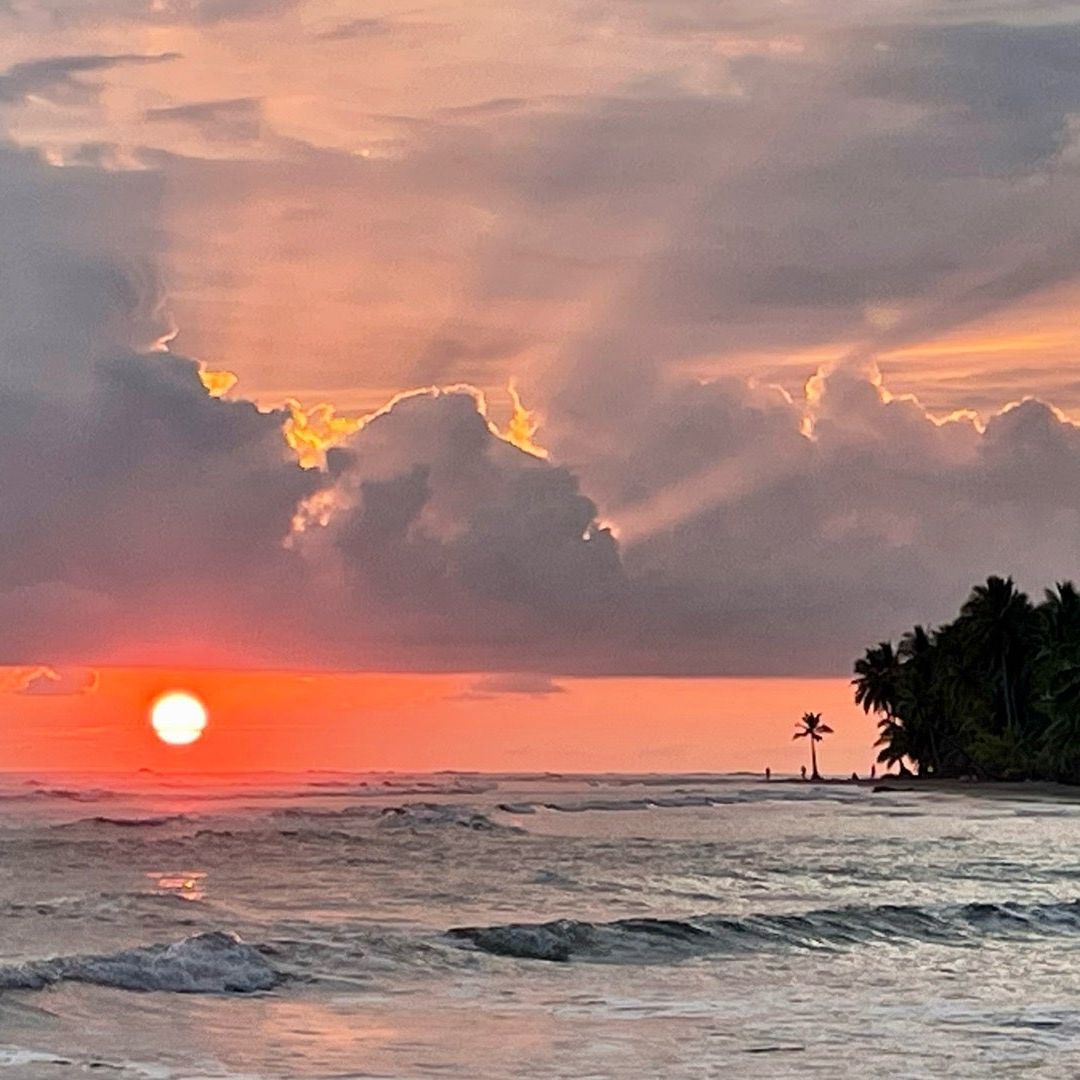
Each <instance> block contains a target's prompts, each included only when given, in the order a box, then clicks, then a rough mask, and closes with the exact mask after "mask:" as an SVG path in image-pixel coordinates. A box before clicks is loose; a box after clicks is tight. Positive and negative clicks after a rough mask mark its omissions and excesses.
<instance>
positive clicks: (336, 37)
mask: <svg viewBox="0 0 1080 1080" xmlns="http://www.w3.org/2000/svg"><path fill="white" fill-rule="evenodd" d="M392 27H393V24H392V23H391V22H390V21H389V20H388V19H384V18H378V17H374V18H368V19H351V20H349V22H344V23H339V24H338V25H337V26H333V27H331V28H330V29H329V30H323V31H321V32H320V33H318V34H316V37H318V38H319V40H320V41H356V40H357V39H358V38H371V37H382V36H383V35H384V34H388V33H389V32H390V31H391V29H392Z"/></svg>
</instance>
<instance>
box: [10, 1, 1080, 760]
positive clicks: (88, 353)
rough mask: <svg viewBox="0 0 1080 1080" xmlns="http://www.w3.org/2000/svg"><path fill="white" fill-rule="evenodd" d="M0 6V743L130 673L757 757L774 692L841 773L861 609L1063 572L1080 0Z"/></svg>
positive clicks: (440, 737) (409, 714) (126, 702)
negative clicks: (389, 696)
mask: <svg viewBox="0 0 1080 1080" xmlns="http://www.w3.org/2000/svg"><path fill="white" fill-rule="evenodd" d="M0 42H2V47H0V235H2V236H3V238H4V244H3V247H2V249H0V413H2V414H3V415H2V417H0V476H2V478H3V491H4V496H5V509H4V512H3V514H2V515H0V539H2V542H0V663H2V664H4V665H7V667H6V669H5V670H6V672H7V674H6V677H5V680H3V685H4V686H6V687H7V689H6V690H4V691H3V694H4V697H5V715H7V716H8V717H10V720H9V730H8V731H7V732H6V733H5V734H4V735H3V736H2V738H0V753H3V754H6V755H7V762H8V764H10V765H11V766H12V767H34V768H38V767H42V763H45V764H47V763H48V762H50V761H52V762H54V763H55V762H60V761H65V762H72V763H73V764H74V765H78V764H80V762H81V764H83V765H86V766H88V767H89V766H91V765H93V766H94V767H102V768H105V767H109V766H113V765H115V766H116V767H125V768H126V767H129V766H132V765H135V763H136V762H137V761H141V762H142V763H143V764H146V763H148V762H151V760H152V761H153V762H157V763H159V764H160V762H159V760H158V759H159V758H160V755H161V753H163V752H164V751H161V750H160V748H155V747H154V746H153V744H146V745H144V744H143V743H142V742H140V741H139V740H137V739H135V738H134V736H133V735H132V736H130V737H129V736H126V735H124V734H123V732H124V731H125V730H128V729H127V728H125V727H124V725H125V724H127V723H129V722H130V723H135V724H139V725H143V726H142V727H139V728H137V729H136V728H132V729H130V730H131V731H134V730H139V731H144V728H145V709H146V705H147V703H148V701H149V700H150V698H151V697H152V696H153V694H154V693H155V692H157V688H158V687H159V685H163V684H164V683H165V682H169V683H170V684H171V683H178V684H179V683H184V684H191V685H192V686H195V685H196V684H198V688H199V692H200V693H202V694H203V695H204V696H206V697H207V698H208V699H209V698H215V699H217V701H218V704H217V706H216V708H215V707H211V715H212V718H213V722H212V724H211V726H210V728H208V734H207V736H206V737H205V740H204V742H203V743H200V745H199V748H198V750H197V751H195V750H193V751H192V754H194V755H202V758H198V760H197V764H198V765H199V767H209V766H210V764H212V762H213V761H215V760H216V761H218V762H223V761H227V762H228V763H229V767H233V763H237V762H239V763H245V762H256V761H257V762H260V763H261V764H260V767H275V762H276V761H277V760H278V757H280V758H281V759H282V761H286V760H292V759H293V757H294V756H295V755H294V751H292V750H283V749H279V750H277V751H275V752H274V754H270V752H269V750H268V747H272V746H279V748H280V746H281V745H282V744H281V743H280V742H278V741H276V739H275V738H272V737H271V735H272V734H273V732H274V731H275V730H276V726H277V725H280V724H284V725H285V726H286V728H287V729H288V730H296V729H298V728H300V727H302V728H303V730H304V731H308V730H310V731H312V732H313V733H314V734H313V737H312V738H311V739H310V740H307V739H305V741H304V742H305V749H304V753H305V754H307V756H308V758H310V761H308V762H307V766H309V767H322V766H321V765H320V764H319V762H322V761H324V760H328V759H329V758H333V757H335V755H336V756H337V757H344V758H345V759H347V761H348V763H349V764H350V765H354V766H355V767H372V768H374V767H379V768H383V767H395V766H400V767H402V768H421V767H423V768H427V767H432V768H435V767H461V768H481V767H482V768H526V769H527V768H573V767H575V766H577V767H580V768H582V769H596V768H633V769H642V768H648V767H652V766H655V767H656V768H688V769H693V768H697V767H702V768H703V767H709V768H723V767H730V768H743V767H745V768H760V767H763V766H764V765H765V764H768V763H769V762H770V761H771V762H773V764H774V767H777V768H780V767H782V768H794V767H795V766H796V763H797V761H798V755H799V754H800V753H801V749H800V747H801V744H796V745H795V746H794V747H791V746H789V745H788V743H789V741H790V740H788V739H787V737H786V735H785V736H784V738H783V739H781V726H782V727H783V728H784V729H785V730H786V731H787V732H790V730H791V725H793V722H794V720H795V719H797V718H798V716H799V715H800V714H801V712H802V711H805V710H806V709H818V710H821V711H825V712H826V714H827V715H826V719H827V720H830V721H837V723H835V724H834V726H837V727H838V730H839V728H840V727H843V728H844V729H845V731H846V732H847V734H846V735H844V736H843V737H842V738H841V735H839V734H838V735H837V737H836V739H837V756H836V759H835V760H836V761H837V763H838V766H837V767H841V766H842V767H843V769H844V770H845V771H847V770H849V769H852V768H858V769H860V770H862V769H864V768H865V764H866V758H867V756H868V750H867V747H868V744H869V742H870V741H871V735H870V732H869V729H868V728H867V726H866V725H865V722H864V721H862V720H861V719H860V717H859V716H858V714H856V713H855V711H854V709H853V707H852V706H851V705H850V700H849V689H848V687H847V679H848V677H849V673H850V670H851V664H852V661H853V659H854V657H855V656H857V655H858V654H859V653H860V652H861V651H862V649H863V648H865V647H866V646H867V645H869V644H873V643H874V642H876V641H877V640H880V639H883V638H893V639H895V638H896V637H898V636H899V635H900V634H901V633H902V632H903V631H904V630H905V629H907V628H908V627H909V626H911V625H913V624H914V623H916V622H920V623H928V624H933V623H935V622H938V621H942V620H944V619H946V618H948V617H949V616H950V614H951V613H952V612H953V611H954V610H955V609H956V608H957V606H958V605H959V604H960V603H961V602H962V600H963V599H964V596H965V595H966V592H967V590H968V589H969V587H970V586H971V585H972V584H973V583H974V582H976V581H978V580H980V579H982V578H984V577H986V576H987V575H988V574H991V573H996V574H1002V575H1006V574H1009V575H1013V576H1014V577H1015V578H1016V579H1017V581H1018V582H1019V583H1020V584H1021V586H1023V587H1024V588H1027V589H1028V590H1030V591H1032V592H1034V593H1036V594H1037V593H1038V591H1039V590H1040V589H1041V588H1042V587H1043V586H1045V585H1049V584H1052V583H1053V582H1054V581H1057V580H1062V579H1065V578H1070V577H1075V576H1076V572H1077V562H1078V555H1080V527H1078V526H1080V494H1078V492H1080V487H1078V485H1077V484H1076V482H1075V481H1076V476H1077V473H1078V467H1080V429H1078V427H1077V421H1078V420H1080V380H1078V379H1077V376H1076V370H1075V366H1074V357H1075V355H1076V352H1077V345H1078V341H1080V330H1078V329H1077V326H1076V320H1075V318H1074V315H1073V313H1074V310H1075V301H1076V299H1077V294H1078V293H1080V244H1078V243H1077V240H1078V239H1080V238H1078V236H1077V230H1078V228H1080V226H1078V225H1077V223H1076V207H1077V206H1078V205H1080V62H1078V61H1080V5H1075V4H1068V3H1059V2H1055V0H1027V2H1023V3H1016V2H1015V0H1012V2H1009V3H1005V2H1002V0H962V2H957V0H936V2H933V0H828V2H826V0H752V2H751V0H725V2H722V3H720V2H717V0H551V2H549V3H545V4H543V5H535V4H526V3H524V2H522V0H500V2H494V0H484V2H479V0H474V2H463V3H444V4H440V3H436V4H431V5H424V4H420V5H417V4H415V3H411V2H410V3H401V2H397V0H386V2H383V3H379V4H375V3H368V2H366V0H364V2H361V0H0ZM41 668H47V669H48V670H49V672H50V674H49V675H48V676H42V675H40V672H39V669H41ZM87 673H89V674H87ZM304 680H310V681H304ZM382 680H389V681H385V682H384V681H382ZM395 680H399V681H400V684H399V682H398V681H395ZM485 680H494V681H485ZM537 680H539V681H537ZM391 685H393V686H395V687H397V688H398V689H400V691H401V694H402V697H401V702H402V704H400V707H398V706H395V709H397V711H396V712H394V713H393V715H392V716H391V715H390V714H389V713H387V712H386V711H385V709H384V708H383V705H381V704H379V702H382V701H383V697H382V695H383V694H384V693H389V690H388V689H387V688H388V687H390V686H391ZM241 686H243V687H246V688H247V689H246V691H245V693H246V695H247V696H246V698H244V697H243V695H240V696H238V694H239V691H238V690H237V688H238V687H241ZM474 686H481V687H484V686H487V687H488V689H485V690H481V691H478V692H474V691H473V690H471V689H470V688H471V687H474ZM551 686H555V687H558V689H557V690H556V691H551V690H550V687H551ZM42 687H44V688H45V690H47V691H48V692H43V690H42ZM296 687H303V688H305V690H304V693H303V694H300V693H299V691H296V693H294V690H295V689H296ZM313 687H315V688H316V689H312V688H313ZM35 688H36V689H35ZM751 689H752V691H753V692H751ZM395 692H396V691H395ZM369 693H370V694H372V695H374V700H373V701H368V700H367V695H368V694H369ZM305 695H306V696H305ZM245 700H246V701H248V702H249V703H251V702H253V703H257V704H258V706H259V708H258V717H261V719H259V718H253V714H252V712H251V709H249V708H247V707H245V706H244V704H243V701H245ZM826 702H827V703H828V705H827V707H826V705H825V703H826ZM106 714H107V716H108V717H109V719H108V720H107V721H106V720H104V719H100V718H101V717H103V716H106ZM92 716H93V717H98V718H99V719H94V720H92V719H91V717H92ZM568 724H569V725H572V731H573V733H574V734H573V737H571V738H569V739H568V738H567V732H568V728H567V725H568ZM80 725H82V726H80ZM116 725H119V727H117V726H116ZM290 725H292V726H291V727H290ZM99 729H100V731H101V733H102V734H101V735H100V737H96V738H91V737H83V736H84V735H87V736H88V733H90V732H91V731H98V730H99ZM80 732H83V734H82V735H80ZM230 732H231V734H227V733H230ZM856 732H858V736H857V737H856V734H855V733H856ZM215 733H216V734H215ZM245 733H246V734H245ZM241 736H243V738H241ZM238 739H240V741H239V742H238V741H237V740H238ZM841 743H843V745H842V746H841ZM80 747H81V749H79V748H80ZM275 754H277V755H278V757H275ZM80 755H81V756H80ZM268 755H269V756H268ZM77 758H78V759H79V760H76V759H77ZM765 758H768V759H769V761H766V760H764V759H765ZM84 759H85V760H84ZM169 760H176V761H179V760H180V759H179V758H174V759H169ZM185 760H186V761H188V763H189V764H190V763H191V762H194V761H196V757H190V759H185ZM304 760H305V761H307V758H305V759H304ZM136 767H137V766H136ZM252 767H255V766H254V765H252Z"/></svg>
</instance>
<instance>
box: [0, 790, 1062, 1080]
mask: <svg viewBox="0 0 1080 1080" xmlns="http://www.w3.org/2000/svg"><path fill="white" fill-rule="evenodd" d="M883 783H884V784H885V785H886V786H891V785H894V784H895V785H896V788H897V789H896V790H886V791H882V790H877V791H875V790H873V789H872V788H871V787H870V786H869V785H867V784H852V783H847V784H822V785H818V784H811V783H807V784H802V783H791V784H787V783H779V782H774V783H769V784H766V783H764V782H763V781H762V780H761V779H760V778H756V777H748V776H741V777H740V776H710V775H694V776H688V775H682V776H658V775H640V776H557V775H549V774H537V775H531V776H520V775H497V776H496V775H479V774H438V775H425V776H405V775H401V774H380V775H372V774H325V773H320V774H310V773H309V774H302V775H288V774H266V775H258V776H248V777H241V776H233V777H229V776H221V777H199V778H195V777H183V776H151V775H148V774H144V775H141V776H107V775H97V776H51V777H44V776H35V777H28V776H25V775H8V776H6V777H4V778H3V780H2V782H0V808H2V809H0V812H2V814H3V825H2V831H0V844H2V847H3V856H4V865H5V868H6V869H7V873H6V874H5V876H4V879H3V882H2V883H0V988H2V989H0V1074H3V1075H4V1076H10V1077H12V1078H13V1080H23V1078H26V1080H52V1078H53V1077H72V1076H82V1075H108V1076H115V1077H119V1078H120V1080H134V1078H137V1077H138V1078H154V1080H204V1078H205V1080H209V1078H220V1080H256V1078H257V1080H286V1078H301V1077H302V1078H316V1077H319V1078H328V1077H337V1078H341V1077H350V1078H352V1077H393V1078H415V1077H436V1076H444V1077H445V1076H455V1077H456V1076H468V1077H477V1078H485V1080H499V1078H504V1077H539V1078H553V1080H554V1078H560V1080H563V1078H579V1077H580V1078H582V1080H584V1078H586V1077H605V1078H606V1077H611V1078H615V1080H621V1078H624V1077H625V1078H630V1077H635V1078H637V1077H640V1076H664V1077H674V1078H684V1077H685V1078H697V1077H712V1076H755V1077H794V1076H805V1075H811V1076H815V1075H816V1076H823V1077H851V1078H855V1077H864V1076H867V1075H873V1074H877V1075H887V1076H890V1077H912V1078H914V1077H926V1076H934V1075H946V1074H948V1075H950V1076H959V1077H971V1078H976V1077H986V1076H990V1075H1000V1074H1002V1073H1004V1072H1006V1071H1011V1072H1013V1073H1016V1074H1022V1075H1024V1076H1031V1077H1038V1078H1046V1080H1050V1078H1056V1077H1066V1076H1070V1075H1072V1073H1071V1071H1070V1070H1071V1068H1072V1065H1071V1063H1072V1062H1074V1061H1075V1060H1076V1055H1077V1053H1080V1006H1078V1005H1077V1000H1078V993H1077V991H1078V989H1080V976H1078V975H1077V974H1076V970H1077V964H1076V961H1077V958H1078V956H1080V948H1078V946H1080V903H1078V902H1077V898H1076V897H1077V893H1076V885H1077V880H1078V879H1080V859H1078V858H1077V855H1076V849H1075V835H1076V827H1077V818H1078V816H1080V809H1078V808H1077V807H1076V806H1075V805H1073V803H1072V802H1071V801H1069V800H1067V799H1062V798H1060V797H1058V793H1057V792H1055V791H1047V790H1043V789H1042V788H1035V789H1031V788H1028V787H1027V786H1020V787H1019V788H1017V789H1014V788H1013V787H1012V786H1002V785H994V786H986V785H976V786H967V785H954V786H950V787H944V788H943V787H942V786H941V785H936V784H925V783H924V782H920V781H884V782H883ZM901 786H902V788H903V790H900V788H901ZM878 787H879V788H880V787H881V784H880V783H879V784H878ZM988 794H989V795H993V797H992V798H987V797H986V796H987V795H988ZM914 1033H917V1038H916V1037H914Z"/></svg>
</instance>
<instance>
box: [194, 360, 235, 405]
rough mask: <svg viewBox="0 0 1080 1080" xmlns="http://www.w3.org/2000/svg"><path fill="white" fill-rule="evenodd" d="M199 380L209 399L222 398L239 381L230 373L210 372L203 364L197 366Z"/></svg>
mask: <svg viewBox="0 0 1080 1080" xmlns="http://www.w3.org/2000/svg"><path fill="white" fill-rule="evenodd" d="M199 378H200V380H201V381H202V384H203V386H205V387H206V392H207V393H208V394H209V395H210V396H211V397H216V398H219V397H224V396H225V395H226V394H227V393H228V392H229V391H230V390H231V389H232V388H233V387H234V386H235V385H236V384H237V383H238V382H239V381H240V379H239V377H238V376H236V375H234V374H233V373H232V372H231V371H211V370H210V369H209V368H208V367H207V366H206V365H205V364H200V365H199Z"/></svg>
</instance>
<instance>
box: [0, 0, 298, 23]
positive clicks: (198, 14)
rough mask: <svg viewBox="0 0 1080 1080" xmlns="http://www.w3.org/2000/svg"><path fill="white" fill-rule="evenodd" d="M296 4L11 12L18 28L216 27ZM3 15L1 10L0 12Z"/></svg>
mask: <svg viewBox="0 0 1080 1080" xmlns="http://www.w3.org/2000/svg"><path fill="white" fill-rule="evenodd" d="M297 3H298V0H154V2H153V3H148V2H147V0H30V3H28V4H26V5H25V6H20V7H18V8H15V9H13V11H14V18H15V23H16V25H17V26H21V27H33V28H44V27H53V28H55V27H60V28H67V27H71V26H80V25H96V24H103V23H104V24H107V23H117V22H135V23H151V24H157V25H164V26H174V25H195V26H216V25H219V24H221V23H229V22H243V21H248V20H255V19H268V18H273V17H275V16H279V15H283V14H285V13H287V12H289V11H291V10H293V9H295V8H296V6H297ZM0 12H2V9H0Z"/></svg>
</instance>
